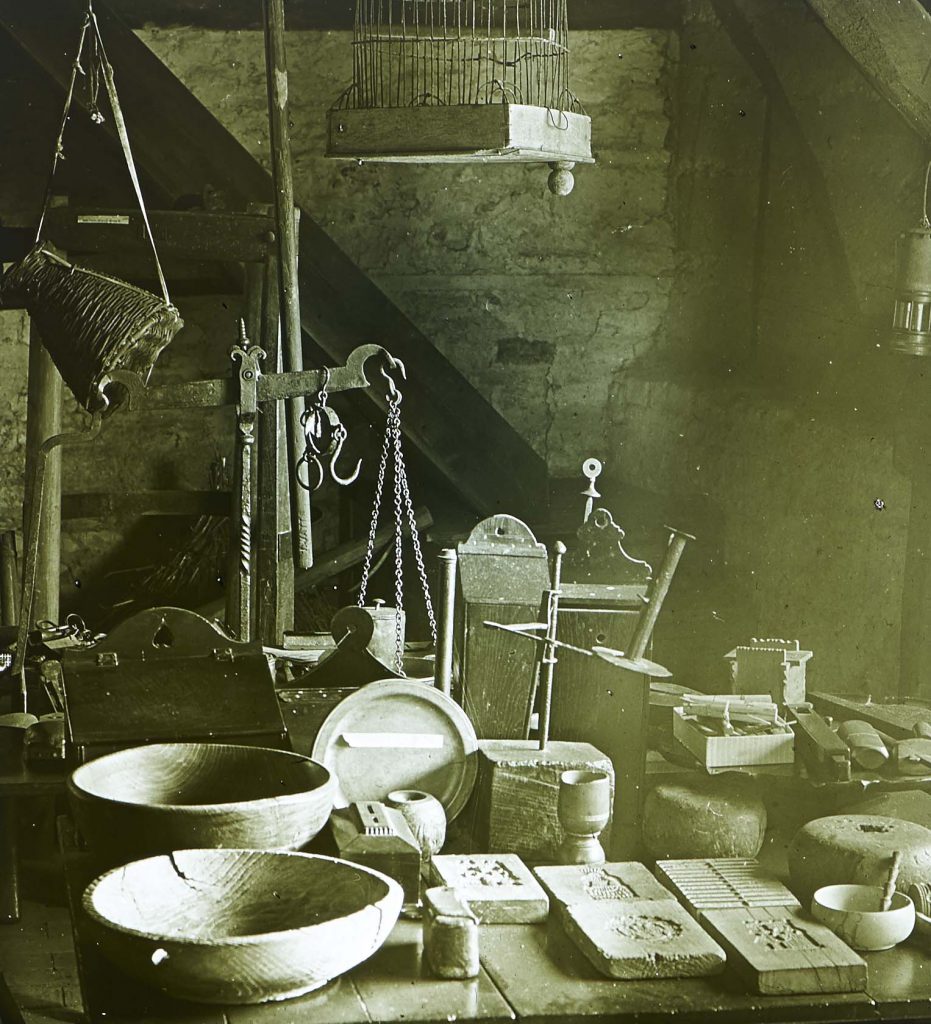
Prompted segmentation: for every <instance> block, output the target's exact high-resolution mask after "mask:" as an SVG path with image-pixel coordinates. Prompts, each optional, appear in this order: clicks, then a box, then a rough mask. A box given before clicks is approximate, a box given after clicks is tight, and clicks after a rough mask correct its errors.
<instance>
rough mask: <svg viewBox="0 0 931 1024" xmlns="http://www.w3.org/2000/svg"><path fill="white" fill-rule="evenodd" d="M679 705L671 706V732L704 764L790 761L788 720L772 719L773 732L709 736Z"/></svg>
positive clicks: (792, 740)
mask: <svg viewBox="0 0 931 1024" xmlns="http://www.w3.org/2000/svg"><path fill="white" fill-rule="evenodd" d="M686 714H687V711H686V710H685V709H683V708H674V709H673V719H672V733H673V736H675V738H676V739H677V740H678V741H679V742H680V743H681V744H682V746H684V747H685V748H686V750H689V751H691V752H692V753H693V754H694V755H695V756H696V757H697V758H698V760H699V761H701V763H702V764H703V765H704V766H705V767H706V768H723V767H727V766H733V765H742V764H792V762H793V761H794V760H795V734H794V733H793V732H792V729H791V727H790V726H789V724H788V722H786V721H784V720H783V719H781V718H778V717H777V719H776V725H775V726H774V728H775V729H777V730H778V731H777V732H772V733H760V734H758V735H752V736H709V735H707V734H706V733H703V732H702V731H701V730H700V729H698V728H696V727H695V725H694V724H693V723H692V722H691V721H690V720H689V719H688V718H687V717H686Z"/></svg>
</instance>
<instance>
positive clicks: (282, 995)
mask: <svg viewBox="0 0 931 1024" xmlns="http://www.w3.org/2000/svg"><path fill="white" fill-rule="evenodd" d="M403 898H404V897H403V891H402V889H401V886H400V885H398V883H397V882H395V881H394V880H393V879H391V878H388V877H387V876H386V875H382V874H380V873H379V872H377V871H372V870H370V869H369V868H364V867H362V866H361V865H358V864H350V863H348V862H347V861H342V860H336V859H335V858H333V857H321V856H318V855H315V854H308V853H285V852H281V851H264V850H183V851H179V852H177V853H174V854H170V855H167V856H160V857H150V858H147V859H146V860H139V861H134V862H133V863H132V864H127V865H125V866H124V867H120V868H115V869H114V870H112V871H108V872H107V873H106V874H105V875H102V876H101V877H100V878H98V879H97V880H96V881H95V882H93V883H92V884H91V885H90V886H89V887H88V888H87V890H86V891H85V893H84V899H83V906H84V911H85V913H86V914H87V915H88V917H89V919H90V921H91V927H92V929H93V932H94V938H95V939H96V941H97V942H98V944H99V947H100V950H101V951H102V952H103V954H104V955H105V956H106V957H107V958H108V959H109V960H111V961H112V962H113V963H114V964H116V965H117V966H118V967H120V968H122V969H123V970H124V971H126V973H127V974H130V975H131V976H132V977H134V978H137V979H138V980H140V981H144V982H147V983H148V984H151V985H153V986H155V987H156V988H159V989H161V990H162V991H163V992H165V993H167V994H168V995H171V996H174V997H176V998H181V999H190V1000H194V1001H195V1002H201V1003H262V1002H267V1001H269V1000H274V999H288V998H290V997H292V996H297V995H301V994H303V993H305V992H310V991H312V990H313V989H315V988H319V987H320V986H321V985H323V984H325V983H326V982H327V981H329V980H330V979H331V978H335V977H337V976H338V975H340V974H342V973H343V972H344V971H348V970H349V969H350V968H351V967H354V966H355V965H356V964H359V963H361V962H362V961H363V960H366V959H367V958H368V957H370V956H371V955H372V954H373V953H374V952H375V950H377V949H378V947H379V946H380V945H381V944H382V943H383V942H384V940H385V939H386V938H387V937H388V933H389V932H390V931H391V929H392V928H393V927H394V924H395V922H396V921H397V918H398V914H399V913H400V910H401V902H402V900H403Z"/></svg>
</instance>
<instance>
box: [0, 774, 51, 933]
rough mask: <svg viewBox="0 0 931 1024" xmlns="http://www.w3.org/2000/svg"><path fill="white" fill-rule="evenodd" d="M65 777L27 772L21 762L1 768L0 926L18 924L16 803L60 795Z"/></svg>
mask: <svg viewBox="0 0 931 1024" xmlns="http://www.w3.org/2000/svg"><path fill="white" fill-rule="evenodd" d="M67 777H68V773H67V772H66V771H64V770H59V769H50V770H48V771H40V772H35V771H30V770H29V769H28V768H26V767H24V766H23V764H22V763H21V762H20V763H18V764H16V765H9V764H7V765H4V766H3V767H2V768H0V924H13V923H15V922H16V921H18V920H19V855H18V851H17V843H16V833H17V828H18V826H17V818H18V814H17V802H18V801H19V800H23V799H25V798H27V797H35V796H55V795H57V794H58V793H63V792H64V791H65V779H66V778H67Z"/></svg>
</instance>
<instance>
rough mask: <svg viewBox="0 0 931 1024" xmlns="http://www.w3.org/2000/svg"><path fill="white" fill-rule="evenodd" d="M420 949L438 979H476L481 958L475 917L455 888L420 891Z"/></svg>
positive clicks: (444, 887) (441, 887)
mask: <svg viewBox="0 0 931 1024" xmlns="http://www.w3.org/2000/svg"><path fill="white" fill-rule="evenodd" d="M423 911H424V912H423V951H424V956H425V957H426V960H427V963H428V964H429V965H430V969H431V970H432V971H433V973H434V974H435V975H436V976H437V977H439V978H476V977H478V973H479V968H480V966H481V965H480V961H479V949H478V919H477V918H476V916H475V914H473V913H472V911H471V910H470V909H469V906H468V904H467V903H466V902H465V900H463V899H462V898H461V897H460V896H459V895H458V893H457V892H456V890H455V889H450V888H448V887H446V886H438V887H437V888H435V889H427V891H426V892H425V893H424V894H423Z"/></svg>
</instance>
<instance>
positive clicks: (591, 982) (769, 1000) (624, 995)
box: [72, 907, 931, 1024]
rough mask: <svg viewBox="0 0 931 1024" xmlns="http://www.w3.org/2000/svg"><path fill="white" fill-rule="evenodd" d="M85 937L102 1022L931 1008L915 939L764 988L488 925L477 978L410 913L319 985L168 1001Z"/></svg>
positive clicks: (657, 1016) (832, 1023) (700, 1019)
mask: <svg viewBox="0 0 931 1024" xmlns="http://www.w3.org/2000/svg"><path fill="white" fill-rule="evenodd" d="M72 910H74V908H73V907H72ZM75 941H76V947H77V954H78V970H79V974H80V979H81V988H82V992H83V994H84V1000H85V1005H86V1007H87V1011H88V1017H89V1020H90V1021H91V1022H92V1024H248V1022H255V1024H372V1022H378V1024H395V1022H397V1024H400V1022H402V1021H404V1022H408V1021H411V1022H418V1024H448V1022H449V1021H451V1020H458V1021H481V1022H488V1024H498V1022H506V1021H513V1020H520V1021H526V1022H528V1024H530V1022H533V1024H574V1022H579V1024H583V1022H584V1024H594V1022H595V1021H604V1020H608V1019H610V1020H611V1021H614V1022H625V1024H671V1022H672V1024H680V1022H681V1024H709V1022H710V1021H714V1022H721V1024H747V1022H749V1021H751V1020H753V1021H761V1022H767V1024H789V1022H793V1024H794V1022H799V1021H805V1022H810V1024H840V1022H848V1021H850V1022H853V1021H882V1020H888V1021H893V1020H895V1021H904V1020H927V1019H928V1018H929V1016H931V955H929V954H928V953H926V952H925V951H923V950H922V949H919V948H917V947H912V946H910V945H907V944H906V945H902V946H899V947H898V948H896V949H894V950H890V951H888V952H885V953H873V954H866V959H867V962H868V964H869V976H870V980H869V990H868V991H867V992H858V993H846V994H837V995H820V996H761V995H755V994H753V993H751V992H748V991H747V990H746V988H745V987H744V986H743V985H742V984H741V982H740V981H739V980H737V978H736V977H735V976H734V974H733V972H732V971H730V970H728V971H726V972H725V973H724V974H723V975H721V976H719V977H714V978H683V979H670V980H664V981H612V980H610V979H607V978H604V977H601V976H600V975H598V974H597V972H596V971H595V970H594V969H593V968H592V967H591V966H590V965H589V964H588V962H587V961H586V960H585V959H584V957H582V955H581V954H580V953H579V952H578V951H577V950H576V949H575V947H574V946H573V945H572V944H571V943H570V942H569V940H568V939H566V937H565V936H564V935H563V934H562V931H561V929H560V927H559V926H558V925H557V924H556V923H555V918H554V917H551V918H550V920H549V922H548V923H547V924H540V925H486V926H483V927H482V929H481V936H480V943H481V956H482V971H481V974H480V975H479V977H478V978H476V979H474V980H471V981H440V980H438V979H435V978H432V977H431V976H430V975H429V973H428V972H427V971H426V969H425V967H424V965H423V961H422V956H421V932H420V924H419V922H417V921H410V920H401V921H399V922H398V925H397V926H396V928H395V930H394V931H393V932H392V934H391V936H390V937H389V939H388V941H387V942H386V944H385V945H384V946H383V947H382V948H381V949H380V950H379V951H378V952H377V953H376V954H375V955H374V956H373V957H372V958H371V959H370V960H368V961H367V962H366V963H364V964H361V965H360V966H359V967H357V968H355V969H354V970H352V971H350V972H349V973H348V974H346V975H344V976H343V977H342V978H339V979H337V980H336V981H335V982H331V983H330V985H328V986H327V987H325V988H324V989H322V990H320V991H319V992H317V993H312V994H311V995H308V996H304V997H303V998H300V999H292V1000H288V1001H286V1002H283V1003H271V1004H265V1005H262V1006H233V1007H231V1006H216V1007H211V1006H199V1005H196V1004H193V1003H185V1002H180V1001H178V1000H173V999H169V998H167V997H165V996H162V995H160V994H159V993H157V992H155V991H154V990H151V989H148V988H146V987H145V986H142V985H140V984H138V983H137V982H133V981H132V980H131V979H129V978H127V977H126V976H125V975H123V974H122V973H121V972H119V971H117V970H116V969H115V968H114V967H113V966H112V965H110V964H109V963H108V962H107V961H105V960H104V959H103V958H102V957H101V956H100V954H99V953H98V951H97V949H96V947H95V946H94V945H93V943H92V942H91V941H89V939H88V938H87V936H86V934H85V932H84V928H83V925H82V923H81V921H80V918H79V919H78V922H77V927H76V928H75Z"/></svg>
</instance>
